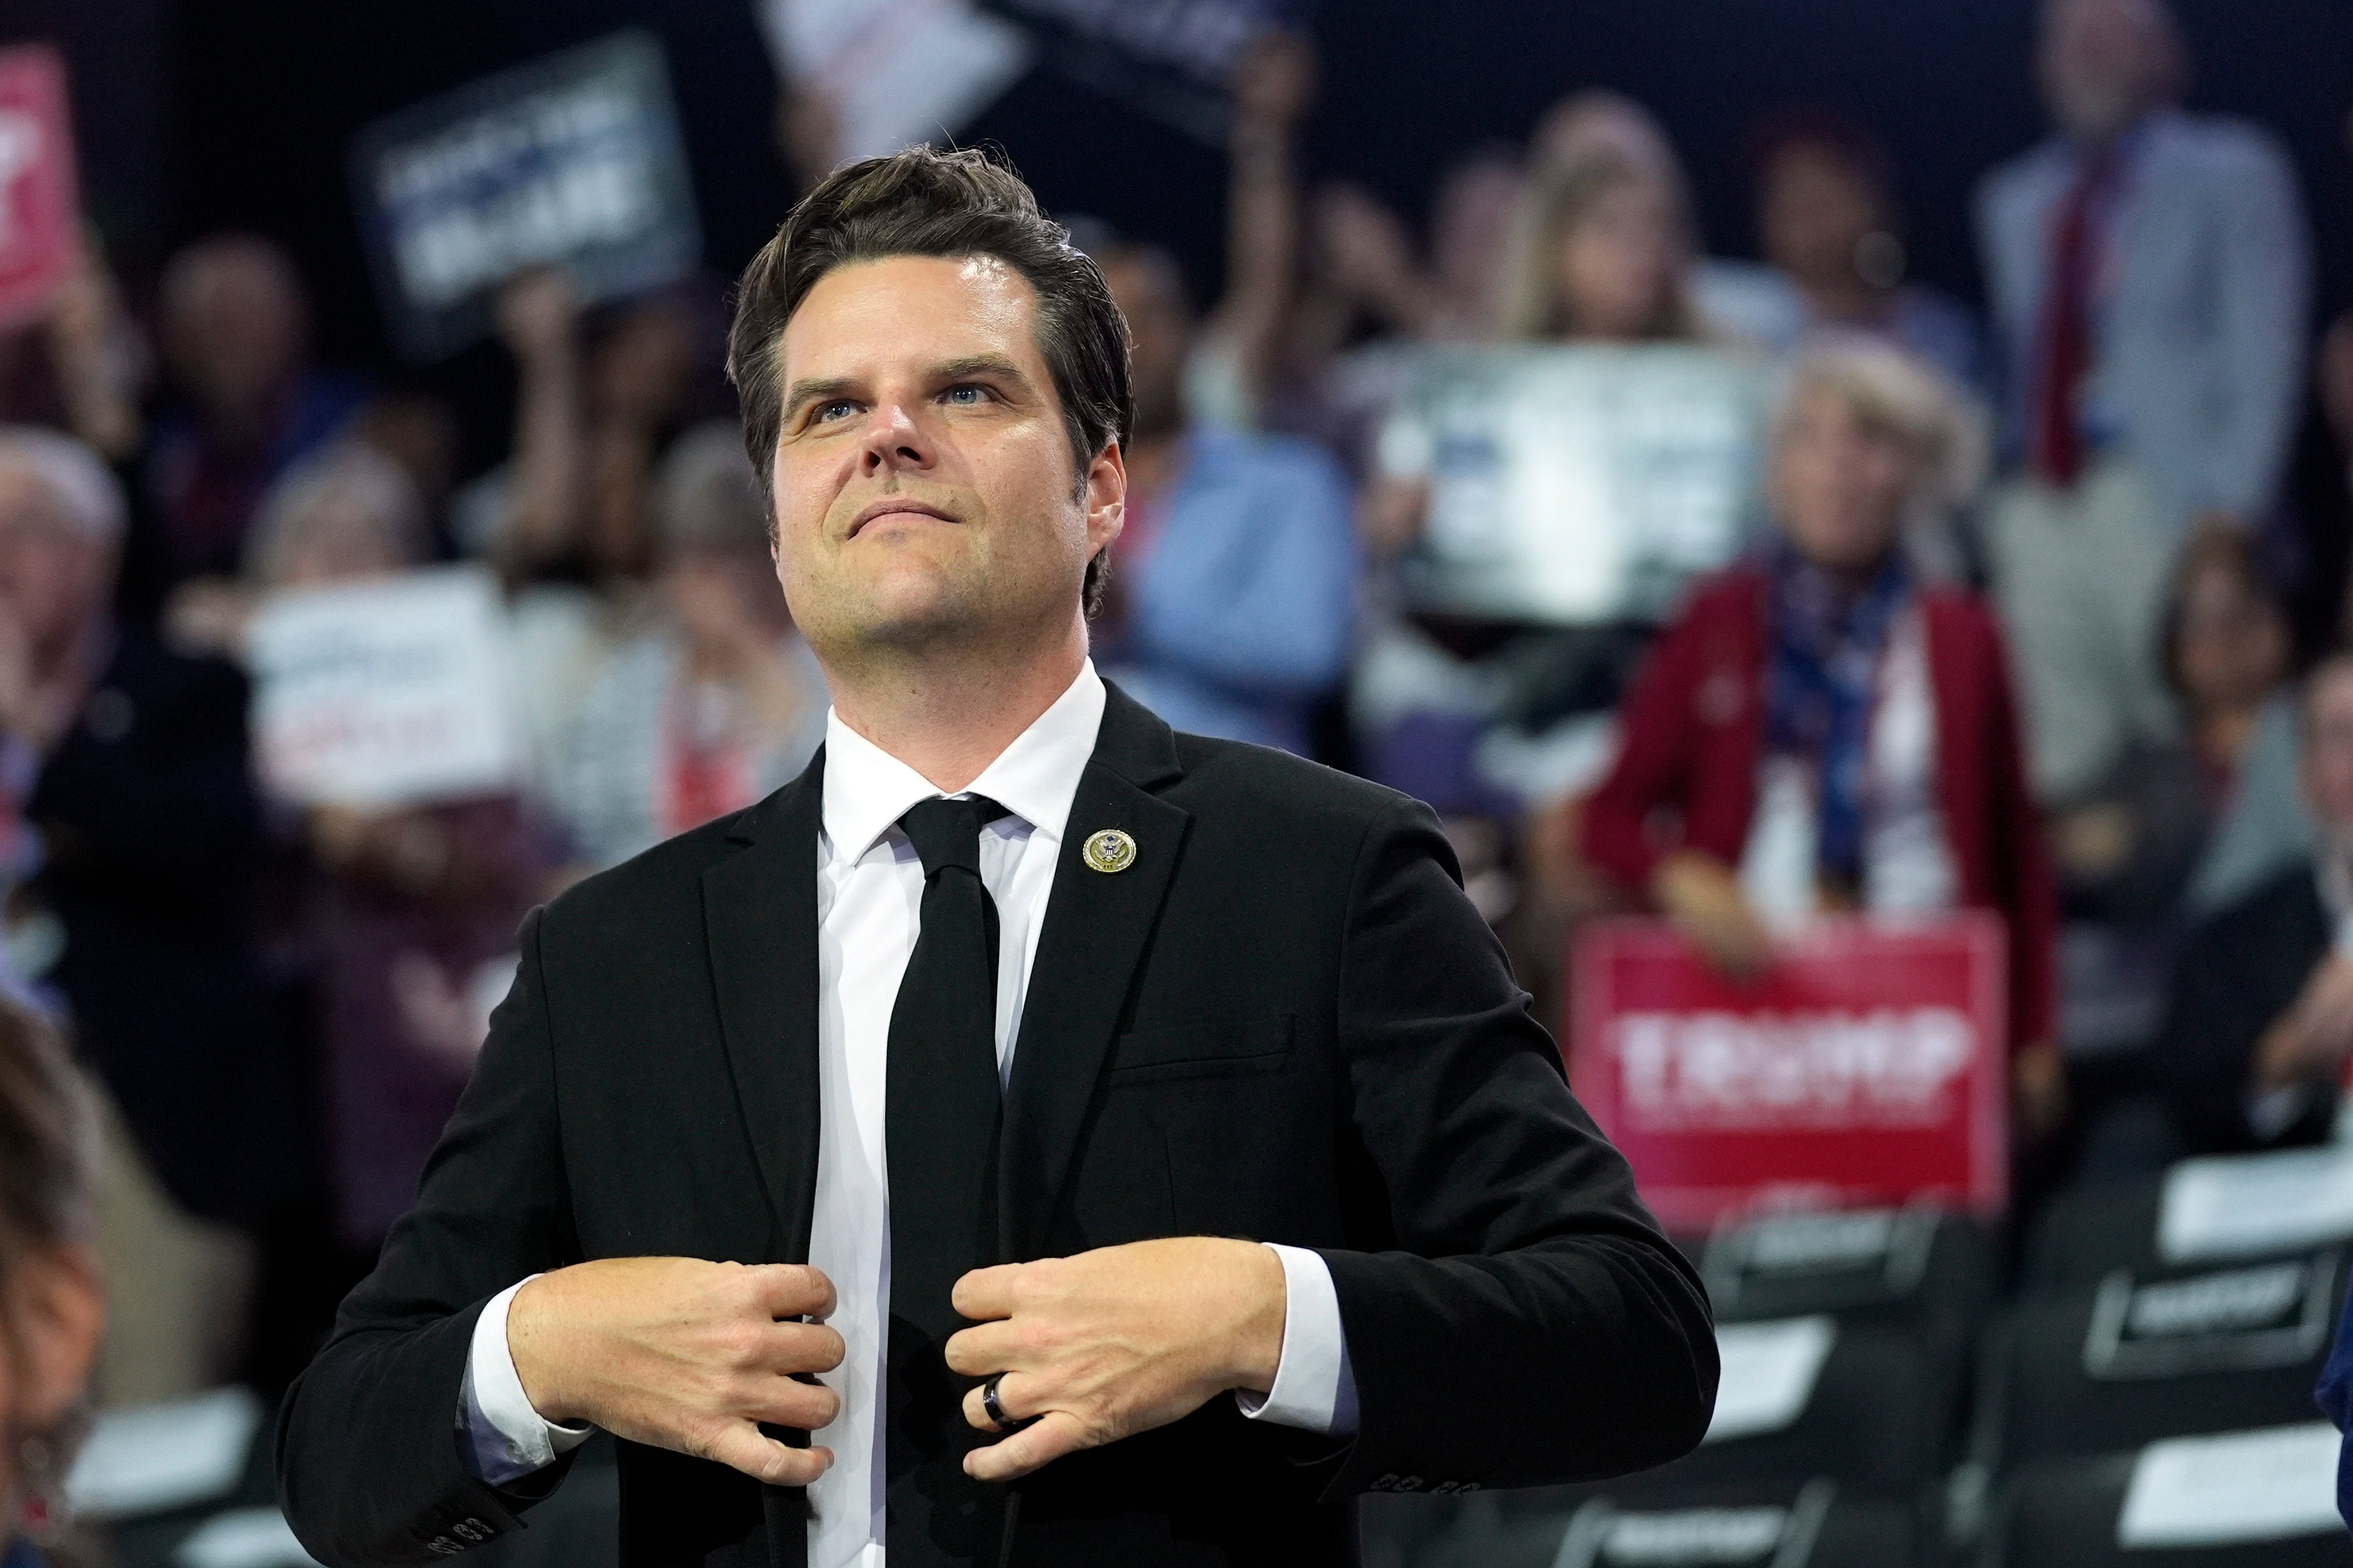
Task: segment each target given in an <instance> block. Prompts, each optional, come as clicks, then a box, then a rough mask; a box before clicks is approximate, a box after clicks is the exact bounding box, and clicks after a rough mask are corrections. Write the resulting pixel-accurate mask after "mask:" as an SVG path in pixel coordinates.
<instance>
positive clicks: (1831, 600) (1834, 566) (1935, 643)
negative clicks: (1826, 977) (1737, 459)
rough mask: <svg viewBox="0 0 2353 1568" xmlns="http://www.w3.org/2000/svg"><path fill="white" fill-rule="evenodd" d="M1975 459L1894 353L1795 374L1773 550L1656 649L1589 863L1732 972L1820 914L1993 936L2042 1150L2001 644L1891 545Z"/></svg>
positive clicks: (1700, 597) (1969, 606)
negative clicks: (1944, 920)
mask: <svg viewBox="0 0 2353 1568" xmlns="http://www.w3.org/2000/svg"><path fill="white" fill-rule="evenodd" d="M1972 435H1973V431H1972V427H1971V426H1970V423H1969V421H1968V419H1967V417H1966V416H1964V415H1962V414H1961V412H1960V411H1959V409H1958V407H1957V404H1956V403H1955V401H1954V399H1953V398H1952V397H1951V395H1949V394H1947V392H1946V390H1945V389H1944V387H1943V385H1942V384H1941V383H1940V382H1939V381H1938V380H1937V379H1936V377H1935V376H1934V375H1933V374H1931V373H1929V372H1927V371H1926V370H1924V369H1922V368H1920V367H1919V366H1918V365H1917V364H1916V363H1914V362H1912V361H1910V360H1908V359H1907V358H1905V356H1904V355H1903V354H1902V353H1899V352H1898V351H1895V350H1894V349H1890V348H1886V347H1883V346H1879V345H1876V344H1869V343H1862V342H1843V341H1841V342H1835V343H1832V344H1830V345H1827V346H1825V347H1822V348H1820V349H1818V350H1816V351H1815V352H1814V353H1810V354H1809V355H1808V356H1807V357H1806V358H1805V359H1804V360H1802V361H1801V362H1800V363H1799V364H1798V365H1797V367H1796V368H1795V369H1794V370H1793V372H1792V373H1791V376H1790V381H1789V384H1788V391H1787V393H1786V394H1785V395H1784V398H1783V402H1782V406H1781V412H1780V416H1779V418H1778V421H1777V423H1776V426H1775V428H1774V434H1773V441H1772V450H1771V461H1770V468H1769V473H1768V476H1767V489H1768V492H1769V496H1770V500H1771V502H1772V506H1773V511H1774V519H1775V521H1776V523H1777V525H1778V531H1777V532H1776V534H1775V536H1774V537H1773V538H1772V539H1771V541H1770V542H1767V544H1766V545H1765V546H1764V547H1763V548H1762V549H1761V550H1760V551H1758V552H1757V553H1756V554H1755V555H1754V556H1752V558H1751V559H1749V560H1748V561H1746V562H1745V563H1742V564H1741V565H1739V566H1736V567H1735V568H1733V569H1732V570H1730V571H1728V572H1726V573H1725V574H1722V575H1721V576H1718V577H1716V578H1715V579H1713V580H1712V581H1710V582H1707V583H1705V584H1702V585H1701V586H1700V588H1699V589H1698V591H1697V592H1696V593H1695V594H1694V596H1693V598H1692V600H1691V601H1690V603H1689V604H1688V605H1686V606H1685V608H1684V610H1683V616H1682V618H1681V619H1680V620H1678V621H1677V622H1676V623H1675V624H1674V626H1672V627H1671V628H1670V629H1669V630H1668V631H1667V633H1666V634H1665V635H1664V636H1663V637H1662V638H1661V639H1660V641H1659V642H1658V644H1657V645H1656V646H1655V647H1653V648H1652V649H1651V655H1650V658H1649V659H1648V662H1647V664H1646V665H1645V667H1644V668H1643V670H1642V672H1641V676H1640V677H1639V678H1638V679H1637V680H1636V681H1635V684H1634V687H1633V689H1631V690H1630V692H1629V693H1628V695H1627V698H1626V701H1625V705H1624V707H1623V709H1622V710H1621V721H1622V724H1623V730H1624V734H1623V741H1622V749H1621V751H1620V754H1619V758H1618V762H1617V765H1616V767H1615V768H1614V769H1613V770H1612V771H1611V773H1610V775H1609V779H1608V781H1607V782H1606V783H1604V784H1602V786H1601V787H1600V789H1599V791H1598V792H1597V793H1596V794H1595V795H1594V796H1593V797H1592V799H1591V800H1590V801H1589V802H1588V805H1587V807H1586V812H1585V820H1584V849H1585V853H1586V855H1587V857H1588V858H1589V859H1591V860H1592V861H1593V862H1594V863H1595V864H1597V865H1598V866H1599V867H1600V868H1603V869H1604V870H1605V871H1607V872H1609V874H1611V875H1612V876H1614V877H1615V878H1617V879H1619V880H1620V881H1622V882H1623V883H1624V884H1625V885H1626V886H1627V887H1628V888H1629V889H1633V890H1636V891H1638V892H1642V893H1647V894H1648V895H1649V897H1650V898H1651V900H1652V901H1653V902H1654V903H1655V904H1656V905H1657V906H1658V908H1659V909H1660V910H1662V912H1664V913H1665V914H1666V915H1667V916H1668V918H1670V919H1671V920H1672V921H1674V922H1675V923H1676V924H1677V925H1678V926H1680V927H1681V928H1682V929H1683V931H1684V932H1685V933H1686V934H1687V935H1689V936H1690V937H1691V939H1692V940H1693V941H1694V942H1695V943H1697V944H1698V945H1699V947H1700V948H1701V949H1702V950H1703V951H1704V952H1706V953H1707V954H1708V955H1709V957H1710V958H1711V959H1712V960H1713V961H1714V962H1715V963H1716V964H1718V965H1719V966H1720V967H1722V968H1724V969H1726V970H1728V971H1732V972H1735V973H1739V972H1753V971H1754V970H1756V969H1758V968H1760V967H1763V966H1764V965H1765V964H1767V963H1769V962H1770V959H1771V944H1772V936H1771V932H1772V931H1773V930H1774V929H1776V928H1786V927H1787V926H1788V925H1791V924H1794V923H1798V922H1800V921H1804V920H1805V919H1807V918H1809V917H1810V916H1811V915H1813V914H1815V913H1817V912H1829V911H1836V910H1862V911H1873V912H1882V913H1885V914H1889V915H1899V914H1905V913H1926V912H1929V911H1934V910H1945V909H1959V908H1967V909H1981V910H1992V911H1993V912H1995V913H1997V914H2000V916H2002V917H2003V919H2004V921H2005V922H2006V923H2007V925H2008V927H2009V931H2010V1007H2011V1032H2010V1038H2011V1047H2012V1052H2013V1064H2014V1069H2015V1070H2014V1081H2015V1084H2016V1087H2017V1089H2018V1090H2019V1098H2020V1101H2021V1113H2022V1115H2023V1118H2024V1121H2025V1123H2026V1128H2027V1130H2029V1131H2042V1130H2044V1129H2046V1128H2047V1126H2048V1125H2049V1124H2050V1123H2051V1122H2052V1121H2055V1119H2056V1115H2057V1112H2058V1110H2059V1108H2060V1106H2061V1103H2062V1101H2061V1095H2060V1074H2059V1063H2058V1057H2057V1053H2056V1051H2055V1049H2054V1048H2053V1047H2052V1014H2053V976H2052V943H2053V939H2054V934H2055V930H2056V926H2057V918H2058V911H2057V903H2056V900H2055V897H2054V894H2053V891H2052V877H2051V869H2050V864H2049V861H2048V859H2047V858H2046V855H2045V852H2044V848H2043V841H2042V826H2041V822H2040V818H2039V817H2038V816H2037V813H2036V811H2035V808H2034V805H2033V803H2032V801H2031V798H2030V796H2029V795H2028V794H2027V789H2026V783H2025V779H2024V775H2023V773H2022V771H2021V759H2020V751H2019V745H2020V725H2019V716H2018V710H2017V707H2016V704H2015V703H2014V701H2013V700H2012V699H2011V696H2010V679H2009V668H2008V664H2007V660H2006V656H2005V654H2004V651H2003V647H2002V638H2001V633H2000V629H1999V627H1998V626H1996V625H1995V622H1994V618H1993V616H1992V614H1991V613H1990V612H1989V609H1988V608H1987V606H1986V605H1985V604H1984V603H1983V602H1982V601H1981V600H1979V599H1978V597H1977V596H1976V595H1972V594H1968V593H1966V592H1963V591H1960V590H1957V589H1954V588H1948V587H1942V586H1938V585H1936V584H1931V583H1928V582H1926V581H1923V579H1922V574H1921V573H1920V571H1919V570H1918V568H1917V566H1916V565H1915V562H1914V559H1913V557H1914V556H1915V554H1916V553H1917V552H1916V551H1915V550H1914V549H1912V548H1909V545H1910V543H1911V540H1910V539H1909V538H1907V524H1908V523H1911V522H1913V521H1915V520H1917V519H1919V518H1921V517H1922V516H1923V515H1924V514H1927V513H1930V512H1933V511H1934V510H1936V508H1937V507H1938V506H1939V505H1940V504H1942V503H1947V502H1949V501H1950V500H1952V499H1954V497H1955V495H1956V493H1957V490H1958V489H1960V488H1961V479H1960V476H1962V475H1963V474H1965V473H1966V472H1967V470H1968V468H1971V467H1973V466H1974V465H1973V462H1972V461H1971V454H1972V448H1973V446H1974V443H1973V442H1972V440H1971V438H1970V437H1971V436H1972Z"/></svg>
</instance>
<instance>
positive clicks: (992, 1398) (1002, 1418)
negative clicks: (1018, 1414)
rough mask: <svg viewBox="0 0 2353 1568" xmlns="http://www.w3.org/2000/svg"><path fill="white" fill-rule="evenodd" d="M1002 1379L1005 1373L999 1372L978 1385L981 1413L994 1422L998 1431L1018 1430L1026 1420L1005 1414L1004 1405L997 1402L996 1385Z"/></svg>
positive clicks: (1026, 1424) (1002, 1380) (1025, 1423)
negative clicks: (1019, 1419)
mask: <svg viewBox="0 0 2353 1568" xmlns="http://www.w3.org/2000/svg"><path fill="white" fill-rule="evenodd" d="M1004 1381H1005V1374H1004V1373H1001V1372H1000V1373H997V1375H996V1376H995V1377H992V1378H990V1379H989V1380H988V1381H987V1383H984V1384H981V1385H980V1408H981V1413H982V1414H983V1415H987V1417H988V1418H989V1420H990V1421H992V1422H994V1423H995V1424H996V1426H997V1430H998V1431H1000V1432H1018V1431H1019V1430H1020V1429H1021V1428H1022V1427H1024V1426H1028V1425H1029V1423H1028V1422H1026V1421H1016V1420H1015V1419H1014V1418H1013V1417H1012V1416H1010V1415H1007V1414H1005V1406H1004V1405H1002V1404H1000V1403H999V1402H998V1400H997V1384H1000V1383H1003V1382H1004Z"/></svg>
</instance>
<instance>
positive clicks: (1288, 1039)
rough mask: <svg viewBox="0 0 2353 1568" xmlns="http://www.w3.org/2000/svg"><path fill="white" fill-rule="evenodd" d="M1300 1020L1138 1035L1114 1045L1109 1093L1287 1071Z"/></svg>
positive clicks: (1254, 1020)
mask: <svg viewBox="0 0 2353 1568" xmlns="http://www.w3.org/2000/svg"><path fill="white" fill-rule="evenodd" d="M1294 1022H1295V1020H1294V1019H1293V1016H1292V1015H1291V1014H1289V1013H1284V1014H1282V1015H1279V1016H1275V1017H1271V1018H1251V1019H1248V1020H1245V1021H1241V1022H1238V1023H1223V1024H1184V1025H1179V1026H1176V1027H1174V1028H1167V1029H1138V1030H1136V1031H1135V1032H1134V1033H1133V1034H1128V1035H1122V1036H1121V1037H1119V1038H1118V1039H1116V1040H1114V1041H1113V1042H1112V1055H1111V1069H1110V1070H1109V1071H1108V1072H1106V1073H1105V1074H1104V1075H1103V1082H1104V1084H1105V1085H1106V1086H1107V1087H1110V1088H1113V1089H1116V1088H1118V1087H1120V1086H1122V1085H1124V1084H1138V1083H1167V1082H1171V1081H1174V1080H1176V1079H1192V1078H1232V1077H1239V1076H1243V1075H1248V1074H1254V1073H1271V1072H1280V1071H1281V1070H1282V1064H1283V1063H1284V1062H1285V1061H1286V1060H1288V1059H1289V1058H1290V1056H1291V1043H1292V1035H1293V1024H1294Z"/></svg>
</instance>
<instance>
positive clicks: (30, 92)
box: [0, 44, 81, 328]
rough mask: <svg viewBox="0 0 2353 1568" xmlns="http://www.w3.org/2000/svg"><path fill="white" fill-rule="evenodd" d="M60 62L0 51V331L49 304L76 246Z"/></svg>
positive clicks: (45, 54)
mask: <svg viewBox="0 0 2353 1568" xmlns="http://www.w3.org/2000/svg"><path fill="white" fill-rule="evenodd" d="M80 222H81V220H80V216H79V200H78V197H77V195H76V191H75V182H74V152H73V130H72V126H71V123H70V121H69V120H68V119H67V115H66V70H65V62H64V61H63V60H62V59H60V58H58V52H57V51H56V50H55V49H52V48H49V47H47V46H45V45H40V44H29V45H26V46H25V47H21V48H14V49H0V328H7V327H14V326H19V325H22V324H23V323H24V322H26V321H31V320H33V319H34V318H36V317H37V316H39V315H40V314H41V313H42V312H43V311H45V310H47V309H48V307H49V300H50V297H51V296H52V295H53V294H55V293H56V291H57V287H58V282H59V280H60V279H63V278H64V277H65V274H66V270H67V268H69V267H71V266H72V265H73V261H74V258H75V256H76V254H77V253H78V251H79V247H80V244H81V234H80Z"/></svg>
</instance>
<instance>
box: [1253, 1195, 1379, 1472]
mask: <svg viewBox="0 0 2353 1568" xmlns="http://www.w3.org/2000/svg"><path fill="white" fill-rule="evenodd" d="M1265 1245H1266V1247H1267V1250H1268V1251H1270V1252H1271V1253H1273V1254H1274V1255H1275V1256H1276V1257H1277V1258H1281V1259H1282V1282H1283V1300H1282V1355H1281V1358H1280V1359H1279V1360H1278V1361H1277V1362H1276V1363H1275V1366H1274V1386H1273V1387H1272V1388H1271V1389H1269V1390H1267V1391H1266V1392H1265V1393H1264V1394H1253V1393H1251V1392H1250V1390H1248V1389H1243V1388H1238V1389H1236V1390H1234V1403H1235V1404H1237V1405H1240V1406H1241V1412H1242V1414H1243V1415H1247V1416H1249V1417H1250V1419H1251V1420H1253V1421H1271V1422H1273V1423H1274V1424H1275V1425H1276V1426H1296V1427H1299V1428H1300V1429H1301V1430H1303V1431H1307V1432H1321V1433H1323V1434H1324V1436H1329V1437H1347V1436H1355V1434H1356V1370H1355V1368H1353V1367H1351V1366H1350V1365H1349V1363H1348V1336H1347V1335H1346V1333H1345V1332H1344V1331H1342V1329H1341V1327H1340V1293H1339V1292H1338V1291H1337V1290H1335V1289H1333V1288H1332V1270H1331V1268H1330V1267H1329V1266H1328V1265H1326V1264H1325V1263H1324V1259H1323V1258H1322V1257H1320V1256H1319V1255H1317V1254H1316V1253H1314V1252H1311V1251H1309V1250H1308V1249H1307V1248H1305V1247H1278V1246H1276V1245H1274V1244H1273V1243H1272V1242H1268V1243H1266V1244H1265Z"/></svg>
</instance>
